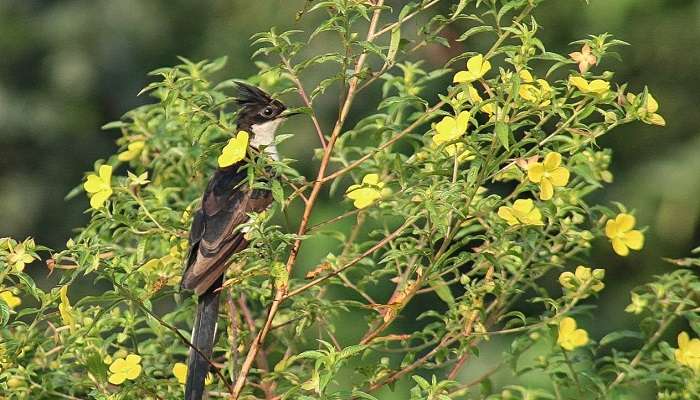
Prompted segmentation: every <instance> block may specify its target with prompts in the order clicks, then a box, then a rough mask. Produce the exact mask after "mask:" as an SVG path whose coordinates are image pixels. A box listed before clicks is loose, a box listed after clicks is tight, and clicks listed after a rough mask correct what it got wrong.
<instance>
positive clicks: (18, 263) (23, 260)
mask: <svg viewBox="0 0 700 400" xmlns="http://www.w3.org/2000/svg"><path fill="white" fill-rule="evenodd" d="M7 261H9V262H10V264H11V265H12V266H13V267H14V269H15V271H18V272H22V271H24V267H25V265H27V264H29V263H31V262H32V261H34V257H33V256H32V255H31V254H29V253H27V248H26V245H25V243H18V244H17V245H16V246H15V247H14V248H11V249H10V254H9V255H8V256H7Z"/></svg>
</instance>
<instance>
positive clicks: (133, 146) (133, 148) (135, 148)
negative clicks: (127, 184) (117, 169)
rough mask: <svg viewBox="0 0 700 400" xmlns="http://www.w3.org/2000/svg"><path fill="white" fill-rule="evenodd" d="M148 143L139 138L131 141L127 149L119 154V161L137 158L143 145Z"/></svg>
mask: <svg viewBox="0 0 700 400" xmlns="http://www.w3.org/2000/svg"><path fill="white" fill-rule="evenodd" d="M145 144H146V143H145V142H144V141H143V140H137V141H135V142H132V143H129V145H128V146H127V150H126V151H123V152H121V153H119V155H118V156H117V159H118V160H119V161H130V160H133V159H134V158H136V156H138V155H139V153H140V152H141V150H143V147H144V145H145Z"/></svg>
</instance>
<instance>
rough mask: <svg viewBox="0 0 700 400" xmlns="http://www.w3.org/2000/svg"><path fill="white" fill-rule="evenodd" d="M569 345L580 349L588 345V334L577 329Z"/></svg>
mask: <svg viewBox="0 0 700 400" xmlns="http://www.w3.org/2000/svg"><path fill="white" fill-rule="evenodd" d="M571 343H572V344H573V345H574V346H575V347H581V346H583V345H585V344H586V343H588V332H586V331H585V330H583V329H577V330H576V331H574V333H573V334H572V337H571Z"/></svg>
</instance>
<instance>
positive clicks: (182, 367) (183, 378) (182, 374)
mask: <svg viewBox="0 0 700 400" xmlns="http://www.w3.org/2000/svg"><path fill="white" fill-rule="evenodd" d="M173 375H175V378H176V379H177V381H178V382H180V384H181V385H184V384H185V382H187V364H185V363H181V362H179V363H175V365H174V366H173ZM213 380H214V377H213V376H212V374H211V372H210V373H208V374H207V377H206V379H205V380H204V384H205V385H208V384H210V383H212V381H213Z"/></svg>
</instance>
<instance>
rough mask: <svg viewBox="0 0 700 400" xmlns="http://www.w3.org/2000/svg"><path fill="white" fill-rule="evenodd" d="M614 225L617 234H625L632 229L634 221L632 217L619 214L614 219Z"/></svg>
mask: <svg viewBox="0 0 700 400" xmlns="http://www.w3.org/2000/svg"><path fill="white" fill-rule="evenodd" d="M615 223H616V224H617V229H618V230H619V232H627V231H629V230H630V229H632V228H634V225H635V223H636V220H635V218H634V216H633V215H630V214H619V215H618V216H617V217H615Z"/></svg>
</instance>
